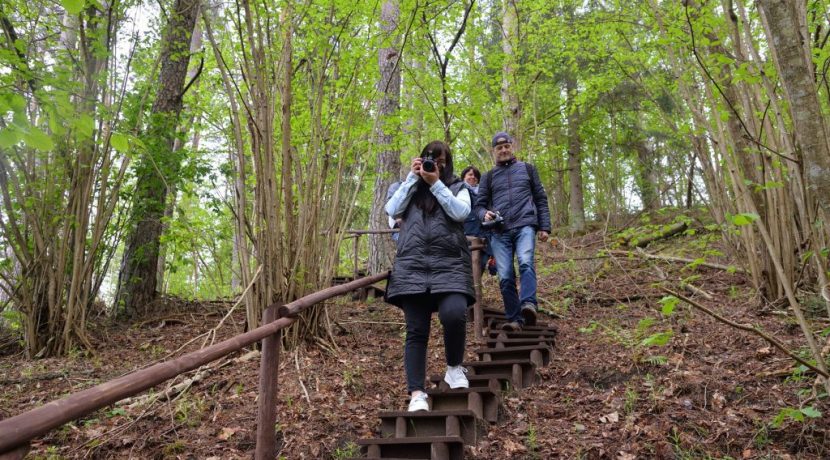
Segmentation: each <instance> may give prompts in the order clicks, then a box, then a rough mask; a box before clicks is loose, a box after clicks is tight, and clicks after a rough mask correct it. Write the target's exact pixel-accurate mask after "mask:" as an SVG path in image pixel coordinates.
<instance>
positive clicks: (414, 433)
mask: <svg viewBox="0 0 830 460" xmlns="http://www.w3.org/2000/svg"><path fill="white" fill-rule="evenodd" d="M378 417H379V418H380V421H381V424H380V434H381V436H382V437H386V438H390V437H393V438H404V437H431V436H461V439H463V440H464V444H469V445H475V444H476V443H478V440H479V439H481V437H482V436H484V435H485V434H486V433H487V425H486V422H484V420H482V419H480V418H478V417H476V414H475V413H474V412H473V411H471V410H440V411H439V410H436V411H417V412H406V411H395V412H381V413H380V414H379V415H378Z"/></svg>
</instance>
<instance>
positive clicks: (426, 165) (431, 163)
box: [421, 155, 435, 172]
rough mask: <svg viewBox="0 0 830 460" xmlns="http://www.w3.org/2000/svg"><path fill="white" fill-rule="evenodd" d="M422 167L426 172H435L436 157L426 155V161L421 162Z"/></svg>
mask: <svg viewBox="0 0 830 460" xmlns="http://www.w3.org/2000/svg"><path fill="white" fill-rule="evenodd" d="M421 169H423V170H424V171H426V172H435V159H434V158H432V155H427V156H425V157H424V161H422V162H421Z"/></svg>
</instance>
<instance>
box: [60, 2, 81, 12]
mask: <svg viewBox="0 0 830 460" xmlns="http://www.w3.org/2000/svg"><path fill="white" fill-rule="evenodd" d="M61 4H62V5H63V8H64V9H65V10H66V12H67V13H69V14H78V13H80V12H81V11H82V10H83V9H84V0H61Z"/></svg>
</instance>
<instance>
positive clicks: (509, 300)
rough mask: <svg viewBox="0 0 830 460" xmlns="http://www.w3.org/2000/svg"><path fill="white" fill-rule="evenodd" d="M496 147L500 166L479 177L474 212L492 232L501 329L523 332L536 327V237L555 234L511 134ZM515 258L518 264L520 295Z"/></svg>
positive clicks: (499, 137) (534, 175) (538, 186)
mask: <svg viewBox="0 0 830 460" xmlns="http://www.w3.org/2000/svg"><path fill="white" fill-rule="evenodd" d="M492 145H493V156H494V157H495V160H496V166H495V167H494V168H493V169H491V170H490V171H488V172H487V173H486V174H485V175H484V176H483V177H482V178H481V183H480V184H479V190H478V197H477V198H476V200H475V206H474V208H473V212H475V213H476V215H477V216H478V217H479V218H480V219H482V220H483V221H484V226H485V228H486V227H489V228H490V229H491V230H492V234H491V235H490V243H491V247H492V250H493V255H494V256H495V258H496V266H497V268H498V273H499V287H500V288H501V295H502V299H503V300H504V313H505V316H506V317H507V322H506V323H505V324H504V326H503V328H504V329H507V330H521V328H522V326H523V325H528V326H532V325H534V324H536V310H537V300H536V267H535V264H534V260H533V256H534V252H535V249H536V235H537V233H538V236H539V240H540V241H547V239H548V235H549V233H550V230H551V226H550V210H549V209H548V197H547V194H546V193H545V188H544V187H543V186H542V182H541V181H540V180H539V173H538V172H537V171H536V168H535V167H533V165H531V164H529V163H524V162H521V161H518V160H516V157H515V155H514V153H513V138H512V137H510V135H509V134H507V133H504V132H499V133H496V135H495V136H493V142H492ZM514 255H515V256H516V258H517V259H518V260H519V285H520V288H519V290H518V291H517V290H516V273H515V271H514V269H513V257H514Z"/></svg>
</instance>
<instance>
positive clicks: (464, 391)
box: [426, 387, 502, 423]
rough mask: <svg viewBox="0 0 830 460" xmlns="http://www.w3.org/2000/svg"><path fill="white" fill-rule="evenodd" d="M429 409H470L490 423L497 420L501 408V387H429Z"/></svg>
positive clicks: (427, 391)
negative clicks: (447, 388) (446, 388)
mask: <svg viewBox="0 0 830 460" xmlns="http://www.w3.org/2000/svg"><path fill="white" fill-rule="evenodd" d="M426 393H427V395H429V402H430V410H433V411H439V410H471V411H473V413H474V414H476V417H478V418H480V419H484V420H486V421H488V422H490V423H496V422H498V421H499V414H500V413H501V412H502V410H501V388H493V387H487V388H482V387H472V388H457V389H455V390H452V389H450V390H445V389H441V388H430V389H427V390H426Z"/></svg>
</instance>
